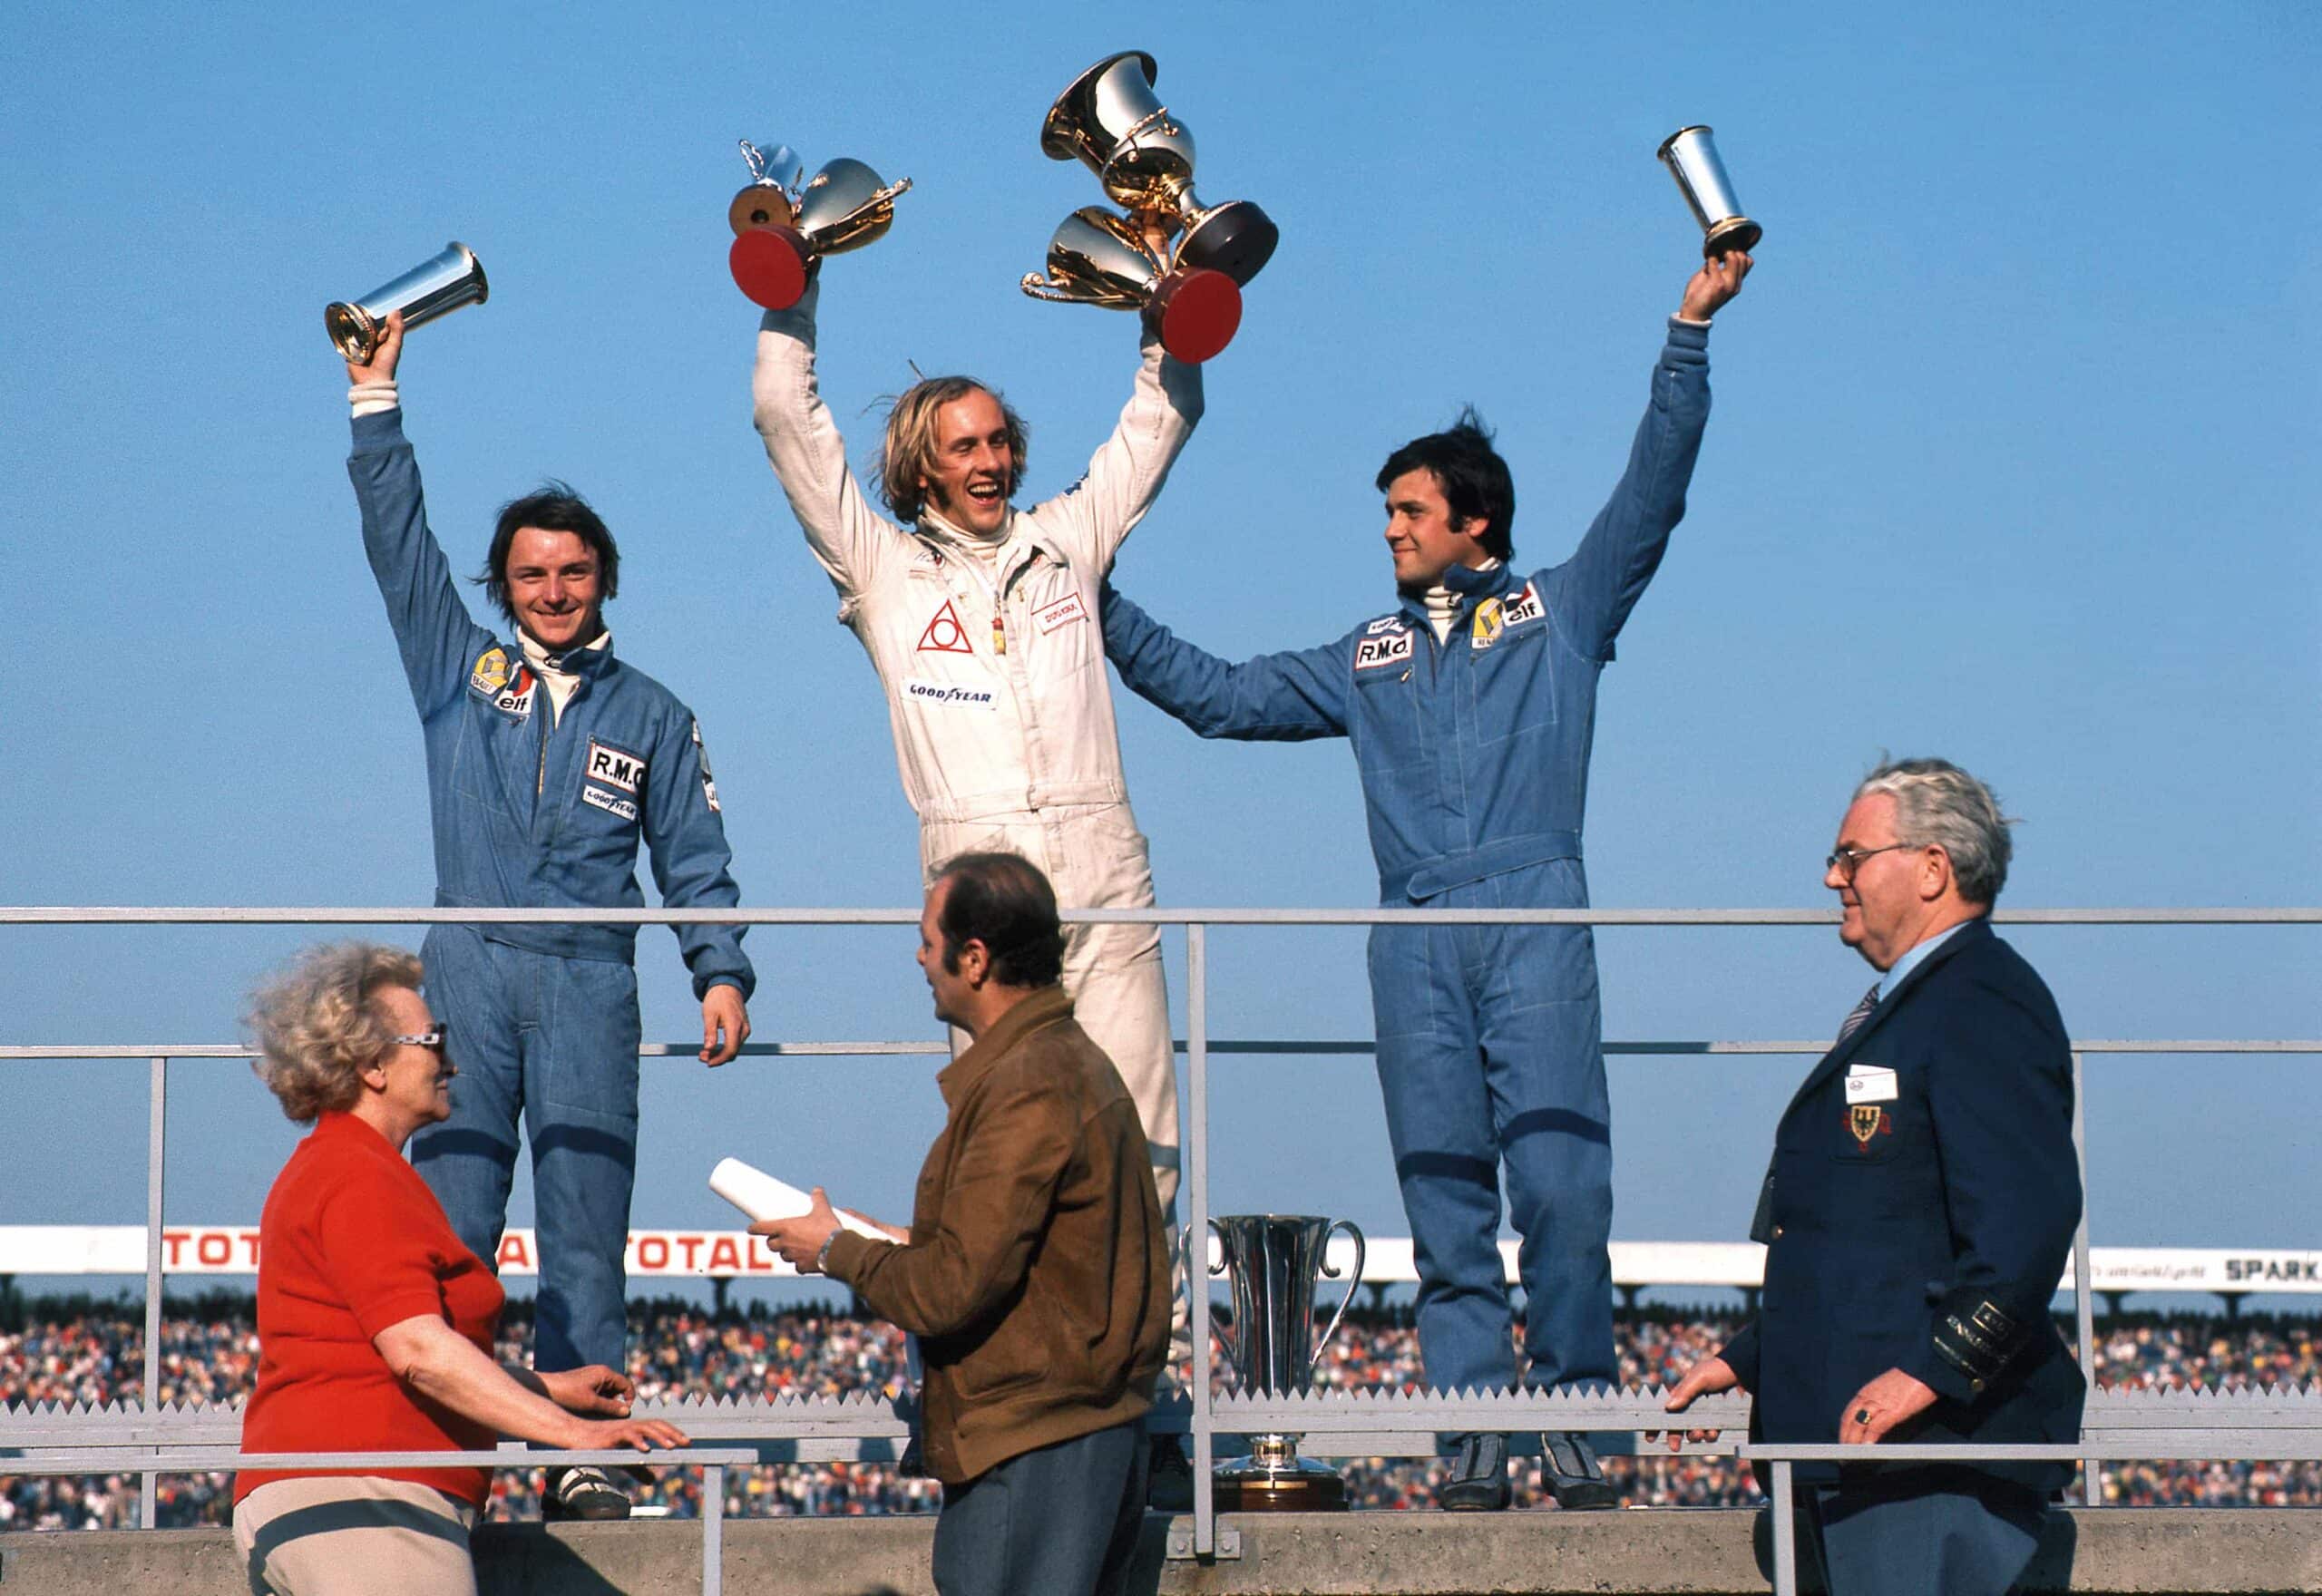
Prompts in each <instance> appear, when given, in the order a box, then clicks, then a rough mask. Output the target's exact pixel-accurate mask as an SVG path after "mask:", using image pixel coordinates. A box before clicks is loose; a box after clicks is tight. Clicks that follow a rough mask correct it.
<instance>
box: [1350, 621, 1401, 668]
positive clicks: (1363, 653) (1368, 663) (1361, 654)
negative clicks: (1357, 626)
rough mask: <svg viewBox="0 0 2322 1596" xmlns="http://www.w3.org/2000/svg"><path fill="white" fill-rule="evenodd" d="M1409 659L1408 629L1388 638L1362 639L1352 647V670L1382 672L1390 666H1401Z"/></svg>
mask: <svg viewBox="0 0 2322 1596" xmlns="http://www.w3.org/2000/svg"><path fill="white" fill-rule="evenodd" d="M1410 657H1411V634H1410V630H1409V629H1408V628H1406V629H1405V630H1403V631H1400V632H1397V633H1395V634H1393V635H1392V636H1390V637H1364V638H1362V639H1361V640H1360V641H1359V642H1357V643H1356V644H1355V646H1354V668H1355V669H1357V670H1384V669H1386V668H1387V667H1389V666H1390V665H1401V664H1403V663H1404V662H1405V661H1407V660H1409V659H1410Z"/></svg>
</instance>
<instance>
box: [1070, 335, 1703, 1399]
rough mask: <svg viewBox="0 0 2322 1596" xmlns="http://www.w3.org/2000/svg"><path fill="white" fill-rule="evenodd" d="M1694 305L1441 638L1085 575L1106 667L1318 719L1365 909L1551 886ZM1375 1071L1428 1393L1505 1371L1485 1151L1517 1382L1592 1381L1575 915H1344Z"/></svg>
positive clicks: (1251, 725)
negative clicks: (1368, 885) (1358, 792)
mask: <svg viewBox="0 0 2322 1596" xmlns="http://www.w3.org/2000/svg"><path fill="white" fill-rule="evenodd" d="M1708 335H1709V329H1708V327H1707V326H1705V325H1701V324H1695V323H1685V322H1677V321H1672V323H1671V324H1670V328H1669V336H1668V342H1667V345H1665V346H1664V347H1663V350H1662V353H1661V359H1660V362H1659V364H1658V365H1656V366H1655V367H1654V374H1653V396H1652V403H1651V404H1650V405H1649V406H1648V407H1647V409H1646V411H1645V414H1644V423H1643V424H1642V425H1641V426H1640V427H1639V428H1638V429H1637V434H1636V442H1635V444H1634V447H1633V448H1632V450H1631V451H1630V454H1629V464H1628V471H1627V473H1626V474H1625V475H1624V476H1623V477H1622V479H1621V482H1620V485H1619V486H1618V487H1617V488H1616V489H1615V490H1614V492H1613V497H1612V500H1611V501H1610V502H1609V503H1607V504H1606V505H1605V508H1604V510H1603V511H1601V512H1599V513H1598V515H1597V517H1596V519H1595V522H1594V523H1593V524H1592V525H1591V526H1590V527H1589V529H1588V532H1587V535H1586V536H1585V537H1584V538H1583V539H1582V540H1580V546H1579V548H1578V549H1577V550H1575V551H1574V553H1573V556H1572V558H1571V559H1569V560H1566V561H1565V562H1564V563H1563V564H1562V565H1557V566H1551V567H1549V568H1547V569H1544V570H1537V571H1535V572H1533V573H1532V574H1531V575H1529V576H1524V575H1519V574H1518V573H1517V571H1516V570H1515V569H1512V568H1510V567H1508V566H1507V565H1498V566H1494V567H1493V568H1491V569H1488V570H1474V569H1468V568H1466V567H1461V566H1455V567H1453V568H1452V569H1450V570H1449V571H1447V572H1445V573H1444V577H1443V580H1444V583H1445V585H1446V586H1447V587H1449V589H1450V590H1451V591H1452V593H1453V594H1454V596H1455V598H1456V599H1457V608H1456V610H1455V618H1454V621H1453V625H1452V628H1451V631H1450V635H1449V642H1448V644H1439V643H1438V642H1437V640H1436V637H1435V634H1434V632H1433V630H1432V629H1430V628H1429V624H1428V618H1427V612H1426V609H1425V608H1424V605H1423V603H1422V602H1421V600H1420V599H1418V598H1416V597H1413V596H1409V595H1406V596H1405V597H1404V599H1403V600H1402V602H1401V604H1400V606H1399V607H1398V608H1396V609H1395V610H1393V611H1392V612H1390V613H1389V614H1386V615H1383V616H1381V617H1379V618H1376V619H1374V620H1371V621H1368V622H1365V623H1364V624H1362V625H1361V626H1358V627H1356V628H1354V629H1353V630H1352V631H1351V632H1349V633H1348V634H1347V635H1346V636H1344V637H1341V638H1340V639H1339V640H1338V641H1336V642H1335V643H1330V644H1326V645H1324V646H1323V647H1320V648H1310V649H1306V650H1304V651H1302V652H1299V653H1293V654H1268V655H1263V656H1261V657H1258V658H1255V659H1253V660H1250V661H1248V662H1247V663H1245V664H1242V665H1231V664H1228V663H1226V662H1225V661H1224V660H1221V659H1218V658H1216V657H1214V656H1212V655H1209V654H1205V653H1204V652H1203V651H1202V650H1200V649H1199V648H1196V647H1194V646H1193V645H1191V644H1189V643H1185V642H1184V641H1181V640H1180V639H1179V638H1177V637H1176V636H1174V635H1173V634H1172V633H1171V632H1170V631H1169V630H1168V629H1167V628H1165V627H1163V626H1161V625H1160V624H1158V623H1157V622H1156V621H1155V620H1153V618H1151V617H1149V616H1147V615H1146V613H1145V612H1144V611H1143V610H1141V609H1139V608H1137V606H1136V605H1134V604H1132V603H1130V602H1128V601H1127V599H1122V598H1120V597H1119V596H1118V595H1117V594H1114V593H1112V592H1110V591H1109V590H1108V591H1107V593H1106V595H1105V607H1104V608H1105V652H1106V655H1107V657H1109V658H1110V659H1111V660H1112V662H1113V664H1114V666H1115V667H1117V669H1118V670H1119V672H1120V675H1121V680H1122V681H1124V682H1125V683H1127V685H1128V686H1130V687H1131V688H1133V689H1134V690H1135V691H1136V692H1137V694H1138V695H1140V696H1143V697H1145V698H1146V699H1149V700H1151V701H1152V702H1153V703H1155V704H1156V705H1158V706H1161V707H1162V708H1163V709H1166V710H1167V711H1168V712H1169V713H1170V714H1171V715H1176V717H1177V718H1178V719H1179V720H1182V721H1184V722H1185V725H1188V726H1190V727H1192V728H1193V729H1194V730H1195V732H1197V733H1199V734H1200V735H1203V736H1205V737H1242V738H1254V739H1280V740H1284V741H1293V740H1302V739H1305V738H1312V737H1333V736H1342V737H1345V738H1346V739H1347V740H1348V741H1349V743H1350V744H1351V745H1352V747H1353V750H1354V758H1355V764H1356V766H1357V768H1358V769H1359V770H1360V772H1361V778H1362V793H1363V799H1364V803H1365V805H1366V807H1367V808H1368V811H1369V817H1370V826H1371V852H1372V853H1373V855H1374V856H1375V857H1376V860H1377V862H1378V866H1379V893H1380V903H1381V906H1382V907H1385V908H1394V909H1402V908H1413V907H1425V908H1435V909H1578V908H1585V907H1586V906H1587V903H1588V886H1587V881H1586V879H1585V876H1584V875H1583V873H1582V870H1581V857H1580V829H1581V819H1582V814H1583V812H1584V810H1585V805H1586V800H1587V790H1588V753H1589V744H1590V740H1591V737H1592V735H1593V733H1594V729H1595V710H1596V677H1597V673H1598V672H1599V671H1600V670H1602V669H1603V668H1604V667H1605V665H1606V664H1607V663H1609V662H1610V661H1611V659H1612V657H1613V639H1614V637H1615V636H1617V635H1618V634H1619V632H1620V629H1621V626H1622V623H1623V622H1624V621H1625V620H1626V619H1627V618H1628V614H1629V611H1630V609H1631V608H1634V606H1635V604H1636V601H1637V599H1638V597H1639V596H1640V595H1641V594H1643V593H1644V586H1645V584H1646V583H1647V582H1648V581H1650V580H1651V579H1652V578H1653V573H1654V569H1655V568H1656V567H1658V566H1659V565H1660V563H1661V556H1662V551H1663V549H1665V548H1666V547H1667V544H1668V540H1669V533H1670V531H1671V530H1672V529H1673V528H1674V527H1675V526H1676V524H1677V522H1678V521H1679V519H1680V518H1681V517H1683V514H1684V511H1685V487H1686V484H1687V482H1689V481H1691V479H1692V477H1693V461H1694V457H1695V456H1696V455H1697V454H1698V453H1700V449H1701V440H1702V427H1703V425H1704V423H1706V422H1707V421H1708V418H1709V355H1708ZM1370 965H1371V1006H1372V1009H1373V1013H1374V1016H1375V1018H1376V1021H1377V1027H1378V1046H1379V1051H1378V1066H1379V1084H1380V1089H1381V1093H1382V1094H1383V1095H1384V1096H1385V1099H1386V1110H1387V1131H1388V1136H1389V1139H1390V1143H1391V1144H1392V1146H1393V1149H1394V1154H1395V1173H1396V1179H1397V1181H1398V1183H1399V1184H1400V1187H1401V1189H1402V1195H1403V1207H1404V1211H1405V1212H1406V1214H1407V1215H1408V1216H1409V1218H1410V1227H1411V1240H1412V1247H1413V1251H1414V1253H1415V1255H1416V1260H1417V1263H1418V1267H1419V1277H1420V1289H1419V1334H1420V1354H1421V1356H1422V1358H1424V1359H1425V1361H1426V1366H1427V1379H1428V1384H1429V1385H1430V1386H1432V1387H1435V1388H1437V1389H1439V1390H1454V1389H1466V1388H1468V1387H1476V1388H1478V1389H1498V1388H1502V1387H1513V1386H1514V1385H1515V1383H1516V1375H1517V1368H1516V1363H1515V1352H1514V1348H1513V1346H1512V1338H1511V1336H1510V1334H1509V1331H1510V1325H1511V1314H1510V1309H1509V1302H1508V1296H1507V1287H1506V1284H1505V1271H1504V1270H1503V1268H1502V1265H1501V1262H1500V1257H1499V1251H1498V1234H1499V1220H1500V1194H1499V1179H1498V1173H1499V1165H1500V1163H1502V1162H1503V1161H1505V1163H1507V1202H1508V1210H1509V1217H1510V1218H1511V1220H1512V1221H1513V1222H1514V1224H1515V1227H1516V1231H1517V1235H1518V1236H1519V1237H1520V1238H1521V1241H1520V1244H1519V1249H1518V1252H1517V1274H1518V1276H1519V1278H1520V1279H1521V1280H1522V1281H1523V1284H1524V1293H1525V1351H1526V1354H1527V1358H1528V1360H1529V1368H1528V1371H1527V1374H1526V1383H1527V1384H1528V1385H1531V1386H1536V1387H1558V1388H1572V1387H1581V1388H1587V1387H1596V1386H1599V1385H1610V1384H1615V1383H1617V1373H1618V1366H1617V1365H1616V1364H1615V1359H1614V1354H1613V1308H1612V1296H1613V1287H1612V1270H1611V1263H1610V1260H1609V1257H1608V1255H1607V1252H1606V1244H1607V1242H1608V1241H1609V1240H1610V1237H1611V1233H1612V1217H1613V1197H1612V1168H1613V1165H1612V1135H1611V1107H1610V1104H1609V1100H1608V1097H1607V1095H1606V1091H1605V1056H1604V1045H1603V1036H1602V1029H1601V1024H1600V1021H1599V1018H1598V1014H1597V1004H1596V956H1595V942H1594V940H1593V939H1592V938H1591V936H1590V933H1589V929H1588V928H1587V927H1585V926H1542V925H1489V926H1456V925H1447V926H1431V925H1392V926H1379V927H1375V928H1373V929H1372V932H1371V946H1370Z"/></svg>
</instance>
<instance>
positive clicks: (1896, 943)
mask: <svg viewBox="0 0 2322 1596" xmlns="http://www.w3.org/2000/svg"><path fill="white" fill-rule="evenodd" d="M1901 842H1902V832H1901V829H1900V828H1899V826H1898V824H1897V817H1896V813H1895V798H1894V794H1892V793H1871V794H1870V795H1869V796H1868V797H1865V798H1858V799H1856V800H1855V802H1854V803H1853V805H1852V806H1851V807H1850V808H1849V809H1848V811H1847V815H1846V819H1844V820H1843V821H1841V822H1839V841H1838V848H1837V852H1838V855H1839V858H1838V862H1836V863H1835V864H1832V865H1831V866H1830V867H1829V869H1828V870H1827V871H1824V873H1823V876H1822V884H1823V885H1824V886H1826V887H1828V888H1829V889H1830V890H1832V891H1834V892H1836V893H1837V894H1838V895H1839V941H1841V942H1844V943H1845V944H1846V945H1847V946H1848V947H1849V948H1851V949H1854V950H1855V951H1856V952H1858V953H1859V954H1861V955H1862V956H1863V957H1864V958H1865V959H1868V960H1869V961H1870V962H1871V964H1872V965H1873V966H1874V967H1875V968H1878V969H1882V970H1884V969H1892V968H1895V961H1896V960H1897V959H1900V958H1902V957H1903V955H1904V954H1906V953H1907V952H1909V951H1910V950H1911V949H1912V948H1914V947H1915V946H1917V944H1918V942H1919V941H1920V940H1921V939H1923V938H1924V937H1925V936H1926V935H1927V926H1928V924H1929V923H1930V921H1931V920H1932V919H1933V918H1934V917H1935V916H1936V914H1937V910H1938V907H1939V905H1938V900H1940V899H1941V898H1942V897H1943V895H1944V888H1945V886H1946V883H1947V881H1948V880H1949V876H1950V861H1949V859H1948V857H1947V856H1946V854H1945V853H1944V852H1943V850H1941V849H1940V848H1909V847H1904V846H1901V845H1900V844H1901Z"/></svg>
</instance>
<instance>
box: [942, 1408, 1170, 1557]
mask: <svg viewBox="0 0 2322 1596" xmlns="http://www.w3.org/2000/svg"><path fill="white" fill-rule="evenodd" d="M1147 1467H1148V1461H1147V1457H1146V1448H1145V1425H1144V1423H1143V1421H1142V1420H1137V1421H1132V1422H1130V1423H1128V1424H1125V1425H1115V1426H1113V1427H1112V1428H1110V1429H1108V1430H1098V1432H1097V1433H1096V1434H1094V1435H1079V1436H1076V1437H1075V1438H1073V1439H1072V1440H1069V1441H1059V1442H1057V1443H1056V1444H1055V1445H1051V1446H1043V1447H1041V1448H1040V1449H1039V1451H1037V1452H1024V1453H1020V1454H1018V1455H1016V1456H1014V1457H1011V1458H1010V1459H1009V1460H1008V1461H1007V1462H1005V1463H1000V1464H995V1465H993V1466H991V1467H990V1468H988V1469H986V1470H984V1472H983V1473H981V1474H978V1475H977V1476H976V1477H975V1478H974V1479H972V1480H970V1481H969V1482H968V1483H967V1484H964V1485H946V1486H944V1487H943V1513H942V1516H941V1517H940V1518H938V1519H937V1520H936V1521H935V1557H934V1566H933V1570H932V1572H933V1573H934V1576H935V1589H936V1590H937V1591H938V1592H940V1596H1029V1593H1031V1592H1035V1591H1037V1592H1038V1593H1039V1596H1092V1593H1093V1596H1114V1593H1115V1592H1117V1591H1120V1590H1122V1589H1123V1587H1124V1585H1125V1583H1126V1581H1127V1578H1128V1574H1129V1570H1130V1566H1131V1565H1132V1564H1133V1563H1134V1562H1135V1561H1136V1558H1137V1534H1138V1532H1139V1531H1141V1530H1142V1529H1143V1528H1144V1525H1145V1489H1146V1469H1147Z"/></svg>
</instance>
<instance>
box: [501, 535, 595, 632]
mask: <svg viewBox="0 0 2322 1596" xmlns="http://www.w3.org/2000/svg"><path fill="white" fill-rule="evenodd" d="M504 575H505V578H506V580H507V584H508V608H511V609H512V610H513V611H515V614H516V624H517V625H518V626H520V627H522V628H523V629H524V630H525V632H526V633H527V634H529V635H530V636H531V637H532V640H533V641H534V642H536V643H538V644H539V645H540V646H541V647H543V648H545V649H547V650H548V651H549V652H550V653H551V654H562V653H564V652H566V651H567V650H568V649H572V648H577V647H580V646H581V645H582V644H584V643H587V642H589V641H590V640H592V639H593V638H594V637H596V635H597V633H598V632H599V631H600V630H601V629H602V622H601V619H600V615H601V612H602V609H603V602H604V591H603V578H602V573H601V572H600V570H599V569H598V565H597V554H596V550H592V549H590V547H589V545H588V543H587V542H586V541H584V540H582V538H581V537H580V534H579V533H578V532H554V531H550V530H547V529H545V528H543V527H519V528H517V529H516V535H515V536H514V537H513V538H512V539H511V540H509V544H508V559H507V563H506V566H505V569H504Z"/></svg>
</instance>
